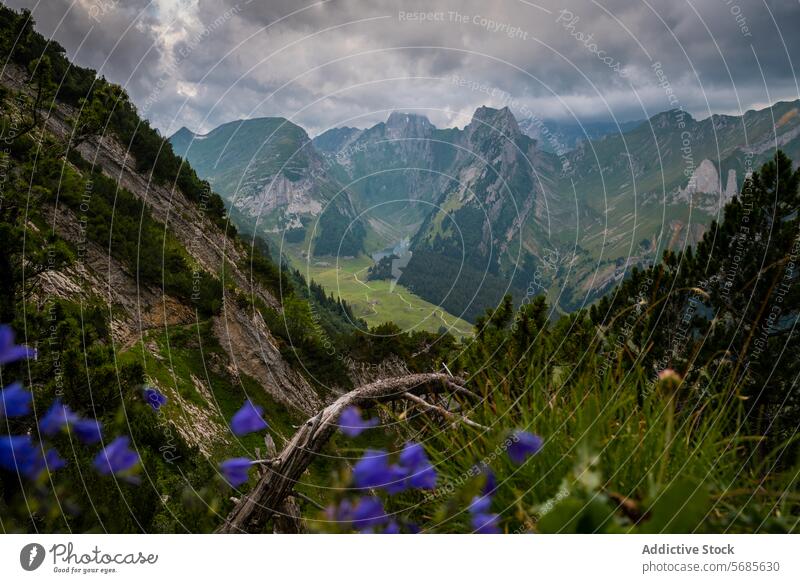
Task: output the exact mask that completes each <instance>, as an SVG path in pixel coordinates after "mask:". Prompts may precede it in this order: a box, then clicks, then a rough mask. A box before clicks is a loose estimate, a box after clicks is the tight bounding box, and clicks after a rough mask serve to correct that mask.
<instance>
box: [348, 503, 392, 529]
mask: <svg viewBox="0 0 800 583" xmlns="http://www.w3.org/2000/svg"><path fill="white" fill-rule="evenodd" d="M352 520H353V526H355V527H356V528H357V529H358V530H364V529H370V528H372V527H374V526H377V525H379V524H384V523H385V522H387V521H388V520H389V517H388V516H386V512H384V510H383V503H382V502H381V500H380V498H378V497H377V496H364V497H363V498H361V499H360V500H359V501H358V503H357V504H356V505H355V507H354V508H353V514H352Z"/></svg>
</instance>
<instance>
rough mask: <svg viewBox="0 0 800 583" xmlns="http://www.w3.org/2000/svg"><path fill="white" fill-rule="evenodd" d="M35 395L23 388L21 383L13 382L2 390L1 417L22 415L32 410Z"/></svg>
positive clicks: (0, 398) (0, 399)
mask: <svg viewBox="0 0 800 583" xmlns="http://www.w3.org/2000/svg"><path fill="white" fill-rule="evenodd" d="M32 400H33V395H31V392H30V391H26V390H25V389H23V388H22V385H21V384H20V383H13V384H11V385H9V386H7V387H6V388H5V389H3V390H2V391H0V418H2V417H22V416H23V415H27V414H28V413H30V412H31V401H32Z"/></svg>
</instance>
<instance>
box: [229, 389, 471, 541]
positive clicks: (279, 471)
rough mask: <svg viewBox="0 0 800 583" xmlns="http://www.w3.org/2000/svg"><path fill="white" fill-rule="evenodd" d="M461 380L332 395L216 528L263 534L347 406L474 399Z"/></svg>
mask: <svg viewBox="0 0 800 583" xmlns="http://www.w3.org/2000/svg"><path fill="white" fill-rule="evenodd" d="M463 383H464V381H463V380H461V379H459V378H455V377H451V376H449V375H446V374H440V373H430V374H412V375H406V376H402V377H395V378H391V379H384V380H380V381H376V382H374V383H370V384H368V385H363V386H361V387H358V388H357V389H354V390H352V391H350V392H349V393H346V394H344V395H342V396H341V397H339V398H338V399H336V401H334V402H333V403H332V404H330V405H328V406H327V407H326V408H325V409H323V410H322V411H320V412H319V413H317V414H316V415H315V416H314V417H312V418H311V419H309V420H308V421H306V422H305V423H303V425H302V426H301V427H300V428H299V429H298V430H297V432H296V433H295V434H294V436H293V437H292V438H291V439H290V440H289V442H288V443H287V444H286V446H285V447H284V448H283V451H281V453H280V455H279V456H278V457H277V458H276V459H275V460H274V462H273V463H272V464H271V465H270V466H269V467H268V468H267V469H266V472H265V473H264V474H263V475H262V476H261V478H260V479H259V480H258V483H257V484H256V486H255V488H253V490H252V491H251V492H249V493H248V494H246V495H245V496H243V497H242V499H241V500H240V501H239V502H238V503H237V504H236V506H235V507H234V509H233V510H232V511H231V513H230V514H229V515H228V517H227V518H226V519H225V523H224V524H222V525H221V526H220V527H219V528H218V529H217V532H220V533H241V532H254V533H258V532H263V531H264V528H265V526H266V523H267V521H268V520H269V519H270V518H271V517H272V515H273V514H276V513H278V512H281V511H282V510H284V508H285V507H284V506H283V505H284V501H285V500H286V498H287V496H289V495H290V494H291V492H292V489H293V488H294V485H295V483H296V482H297V480H298V479H299V478H300V476H301V475H302V474H303V472H305V470H306V469H307V468H308V466H309V465H310V464H311V462H312V461H313V459H314V456H315V455H316V454H317V453H318V452H319V451H321V450H322V448H323V447H324V446H325V444H326V443H327V442H328V440H329V439H330V438H331V435H333V432H334V431H335V430H336V427H337V423H338V421H339V417H340V415H341V414H342V411H343V410H344V409H346V408H347V407H350V406H357V407H365V406H369V405H372V404H375V403H381V402H391V401H396V400H404V399H407V398H408V396H407V395H408V394H411V395H415V396H418V395H420V394H425V393H431V394H438V393H443V392H447V393H455V394H461V395H464V396H466V397H468V398H471V399H474V398H476V397H477V396H476V395H475V394H474V393H472V392H470V391H468V390H467V389H465V388H464V387H463Z"/></svg>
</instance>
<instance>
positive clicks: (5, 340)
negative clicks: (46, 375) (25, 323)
mask: <svg viewBox="0 0 800 583" xmlns="http://www.w3.org/2000/svg"><path fill="white" fill-rule="evenodd" d="M28 358H36V351H35V350H34V349H32V348H28V347H27V346H19V345H17V344H14V331H13V330H12V329H11V327H10V326H0V366H2V365H4V364H9V363H12V362H16V361H18V360H25V359H28Z"/></svg>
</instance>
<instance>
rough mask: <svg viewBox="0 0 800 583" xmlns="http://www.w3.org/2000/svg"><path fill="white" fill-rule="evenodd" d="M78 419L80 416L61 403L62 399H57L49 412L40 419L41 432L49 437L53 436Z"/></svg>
mask: <svg viewBox="0 0 800 583" xmlns="http://www.w3.org/2000/svg"><path fill="white" fill-rule="evenodd" d="M77 420H78V416H77V415H76V414H75V413H73V412H72V410H71V409H70V408H69V407H68V406H66V405H64V404H62V403H61V399H56V400H55V401H53V404H52V405H50V408H49V409H48V410H47V412H46V413H45V414H44V415H43V416H42V417H41V418H40V419H39V433H41V434H42V435H46V436H48V437H53V436H54V435H55V434H56V433H58V432H59V431H61V429H62V428H63V427H64V426H65V425H68V424H71V423H73V422H75V421H77Z"/></svg>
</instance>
